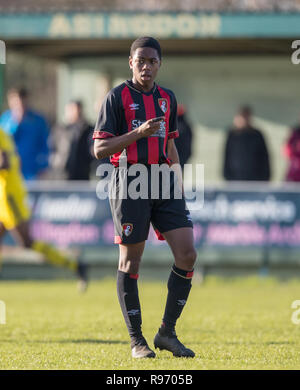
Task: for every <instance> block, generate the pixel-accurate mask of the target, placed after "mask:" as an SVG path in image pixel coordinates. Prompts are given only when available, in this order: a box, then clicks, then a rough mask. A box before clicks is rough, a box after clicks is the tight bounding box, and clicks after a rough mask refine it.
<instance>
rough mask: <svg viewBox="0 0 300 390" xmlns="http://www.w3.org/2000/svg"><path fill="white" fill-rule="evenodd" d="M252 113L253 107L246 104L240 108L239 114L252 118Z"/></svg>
mask: <svg viewBox="0 0 300 390" xmlns="http://www.w3.org/2000/svg"><path fill="white" fill-rule="evenodd" d="M252 113H253V110H252V107H251V106H249V105H248V104H244V105H243V106H241V107H240V108H239V114H241V115H246V116H251V115H252Z"/></svg>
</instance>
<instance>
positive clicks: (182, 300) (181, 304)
mask: <svg viewBox="0 0 300 390" xmlns="http://www.w3.org/2000/svg"><path fill="white" fill-rule="evenodd" d="M177 303H178V305H179V306H184V305H185V304H186V301H185V300H184V299H178V301H177Z"/></svg>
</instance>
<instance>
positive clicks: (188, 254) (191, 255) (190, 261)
mask: <svg viewBox="0 0 300 390" xmlns="http://www.w3.org/2000/svg"><path fill="white" fill-rule="evenodd" d="M196 259H197V252H196V250H195V249H190V250H188V251H185V252H183V253H182V254H180V256H178V257H177V258H175V264H176V266H177V267H178V268H183V269H186V270H192V269H193V268H194V265H195V262H196Z"/></svg>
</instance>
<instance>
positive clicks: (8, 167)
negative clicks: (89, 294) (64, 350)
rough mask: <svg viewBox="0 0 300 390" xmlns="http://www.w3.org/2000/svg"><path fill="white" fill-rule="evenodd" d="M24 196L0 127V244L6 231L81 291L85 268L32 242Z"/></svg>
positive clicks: (14, 156) (17, 168)
mask: <svg viewBox="0 0 300 390" xmlns="http://www.w3.org/2000/svg"><path fill="white" fill-rule="evenodd" d="M26 197H27V192H26V188H25V185H24V181H23V177H22V175H21V173H20V166H19V158H18V156H17V154H16V152H15V146H14V143H13V141H12V139H11V138H10V136H9V135H7V134H6V133H5V132H4V131H3V130H2V129H1V128H0V244H1V238H2V237H3V235H4V233H5V232H6V231H7V230H8V231H10V232H11V233H12V235H13V237H14V238H15V239H16V240H17V241H18V242H19V243H20V244H21V245H22V246H23V247H25V248H30V249H33V250H35V251H37V252H40V253H41V254H43V255H44V258H45V260H46V261H47V262H49V263H50V264H52V265H55V266H63V267H66V268H68V269H70V270H72V271H75V272H76V273H77V275H78V278H79V289H80V290H81V291H84V290H85V289H86V286H87V273H86V265H85V264H83V263H82V262H80V261H76V260H74V259H72V258H69V257H68V256H66V255H64V254H63V253H61V252H60V251H58V250H57V249H56V248H55V247H53V245H50V244H48V243H46V242H43V241H36V240H34V239H33V238H32V237H31V235H30V232H29V220H30V210H29V208H28V206H27V204H26ZM0 260H1V258H0ZM0 266H1V261H0Z"/></svg>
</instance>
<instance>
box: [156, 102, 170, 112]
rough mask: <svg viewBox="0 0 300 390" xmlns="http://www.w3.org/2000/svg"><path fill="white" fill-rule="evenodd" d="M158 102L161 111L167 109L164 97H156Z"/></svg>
mask: <svg viewBox="0 0 300 390" xmlns="http://www.w3.org/2000/svg"><path fill="white" fill-rule="evenodd" d="M158 104H159V107H160V109H161V110H162V112H163V113H164V114H165V113H166V112H167V111H168V100H167V99H165V98H160V99H158Z"/></svg>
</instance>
